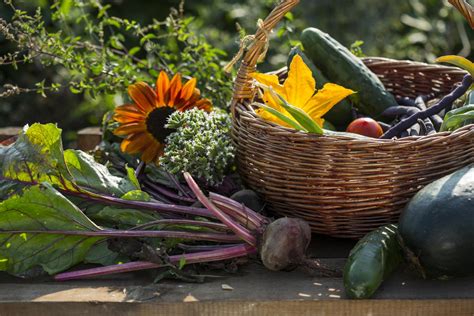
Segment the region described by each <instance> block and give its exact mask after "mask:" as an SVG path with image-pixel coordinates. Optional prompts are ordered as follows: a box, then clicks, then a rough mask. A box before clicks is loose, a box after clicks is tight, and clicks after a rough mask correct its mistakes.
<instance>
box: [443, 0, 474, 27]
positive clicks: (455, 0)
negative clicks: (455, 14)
mask: <svg viewBox="0 0 474 316" xmlns="http://www.w3.org/2000/svg"><path fill="white" fill-rule="evenodd" d="M448 2H449V3H451V4H452V5H453V6H454V7H455V8H456V9H458V11H459V12H461V14H462V15H464V18H465V19H466V20H467V22H469V25H470V26H471V29H474V8H473V7H472V6H471V5H470V4H469V3H467V1H466V0H448Z"/></svg>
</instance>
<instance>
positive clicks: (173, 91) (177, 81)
mask: <svg viewBox="0 0 474 316" xmlns="http://www.w3.org/2000/svg"><path fill="white" fill-rule="evenodd" d="M181 87H182V84H181V74H180V73H177V74H175V75H174V77H173V79H172V80H171V83H170V88H169V91H168V92H169V99H168V100H167V101H168V102H167V103H166V104H167V105H168V106H171V107H173V106H174V105H175V104H176V100H177V98H178V96H179V93H180V92H181Z"/></svg>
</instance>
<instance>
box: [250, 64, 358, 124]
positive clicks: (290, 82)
mask: <svg viewBox="0 0 474 316" xmlns="http://www.w3.org/2000/svg"><path fill="white" fill-rule="evenodd" d="M252 78H254V79H255V80H256V81H257V82H258V83H259V84H257V85H261V86H266V87H269V88H271V89H272V90H273V91H274V92H276V93H277V94H278V95H279V96H280V97H282V98H283V99H285V100H286V101H287V102H288V103H289V104H291V105H293V106H294V107H297V108H300V109H301V110H303V111H304V112H305V113H306V114H307V115H308V116H310V117H311V118H312V119H313V120H314V122H315V123H316V124H318V125H319V126H320V127H322V126H323V123H324V119H323V118H322V116H323V115H324V114H326V113H327V112H328V111H329V110H330V109H331V108H332V107H333V106H334V105H336V104H337V103H339V102H340V101H341V100H342V99H344V98H345V97H347V96H349V95H351V94H353V93H354V91H352V90H350V89H346V88H344V87H341V86H339V85H337V84H334V83H326V84H325V85H324V87H323V88H322V89H320V90H318V91H316V81H315V80H314V78H313V74H312V72H311V69H309V67H308V66H307V65H306V64H305V63H304V61H303V59H302V58H301V56H299V55H296V56H295V57H294V58H293V61H292V62H291V64H290V69H289V72H288V78H287V79H286V80H285V82H284V83H283V85H281V84H280V83H279V81H278V76H277V75H270V74H262V73H254V74H252ZM263 101H264V102H265V104H266V105H268V106H270V107H272V108H273V109H275V110H277V111H278V112H280V113H282V114H284V115H285V116H288V117H292V116H291V115H290V114H289V113H288V112H287V111H286V110H285V109H284V108H283V107H282V106H281V105H280V101H279V100H278V99H277V98H275V94H272V91H269V90H268V89H265V90H264V93H263ZM256 112H257V114H258V115H259V116H260V117H262V118H264V119H266V120H268V121H272V122H275V123H277V124H279V125H282V126H286V127H290V126H289V125H288V124H287V123H286V122H284V121H282V120H281V119H279V118H278V117H276V116H275V115H273V114H271V113H270V112H268V111H267V110H265V109H264V108H258V109H257V110H256Z"/></svg>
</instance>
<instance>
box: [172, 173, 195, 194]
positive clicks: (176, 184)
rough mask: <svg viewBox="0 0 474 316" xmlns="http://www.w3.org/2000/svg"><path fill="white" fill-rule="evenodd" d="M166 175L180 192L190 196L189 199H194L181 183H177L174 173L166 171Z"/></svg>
mask: <svg viewBox="0 0 474 316" xmlns="http://www.w3.org/2000/svg"><path fill="white" fill-rule="evenodd" d="M166 175H167V176H168V178H169V179H170V180H171V181H172V182H173V183H174V185H175V186H176V188H177V189H178V190H179V191H180V192H181V193H183V194H184V195H186V196H187V197H189V198H191V199H194V200H195V199H196V197H195V196H193V194H191V192H190V191H189V190H186V188H185V187H183V186H182V185H181V183H179V181H178V179H176V177H175V176H174V175H172V174H171V173H169V172H167V171H166Z"/></svg>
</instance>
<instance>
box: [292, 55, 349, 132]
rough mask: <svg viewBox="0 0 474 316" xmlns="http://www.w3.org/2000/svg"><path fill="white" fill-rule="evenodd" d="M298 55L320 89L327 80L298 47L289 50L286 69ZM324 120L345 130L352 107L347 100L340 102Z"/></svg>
mask: <svg viewBox="0 0 474 316" xmlns="http://www.w3.org/2000/svg"><path fill="white" fill-rule="evenodd" d="M296 55H300V57H301V58H302V59H303V61H304V63H305V64H306V65H307V66H308V67H309V69H311V72H312V73H313V78H314V80H315V81H316V88H317V89H321V88H322V87H323V86H324V85H325V84H326V83H328V82H329V80H328V79H327V78H326V77H325V76H324V74H323V72H322V71H321V70H319V69H318V68H317V67H316V66H315V65H314V63H313V62H312V61H311V59H309V58H308V56H306V54H305V53H304V52H303V51H302V50H301V49H300V48H299V47H298V46H295V47H293V48H292V49H291V51H290V54H289V55H288V62H287V65H288V68H290V64H291V61H292V60H293V57H295V56H296ZM323 118H324V119H326V120H329V121H330V122H331V123H332V124H334V125H335V126H337V128H338V129H340V130H345V129H346V127H347V125H349V123H350V122H351V121H352V105H351V104H350V102H349V101H347V100H342V101H341V102H339V103H338V104H336V105H335V106H334V107H333V108H332V109H331V110H330V111H329V112H328V113H326V115H324V117H323Z"/></svg>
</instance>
